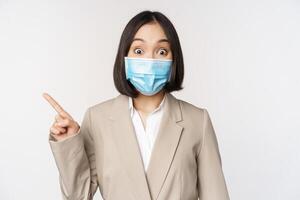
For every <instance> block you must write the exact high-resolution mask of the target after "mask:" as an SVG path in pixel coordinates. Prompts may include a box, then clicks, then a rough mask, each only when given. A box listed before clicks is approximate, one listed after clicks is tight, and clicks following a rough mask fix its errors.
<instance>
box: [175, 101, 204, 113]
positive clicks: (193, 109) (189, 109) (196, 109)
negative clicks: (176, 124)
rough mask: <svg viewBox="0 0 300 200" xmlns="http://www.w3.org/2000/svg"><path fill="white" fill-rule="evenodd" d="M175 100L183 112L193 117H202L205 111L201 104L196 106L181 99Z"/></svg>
mask: <svg viewBox="0 0 300 200" xmlns="http://www.w3.org/2000/svg"><path fill="white" fill-rule="evenodd" d="M177 100H178V102H179V105H180V107H181V110H182V112H183V114H186V115H189V116H193V117H196V116H198V117H202V116H203V115H204V114H206V112H207V109H206V108H205V107H203V106H198V105H196V104H193V103H191V102H188V101H186V100H183V99H177Z"/></svg>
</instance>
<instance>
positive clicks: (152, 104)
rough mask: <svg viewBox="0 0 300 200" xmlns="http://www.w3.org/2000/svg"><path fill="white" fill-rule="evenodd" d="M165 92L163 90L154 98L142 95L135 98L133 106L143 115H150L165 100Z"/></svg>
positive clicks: (153, 96)
mask: <svg viewBox="0 0 300 200" xmlns="http://www.w3.org/2000/svg"><path fill="white" fill-rule="evenodd" d="M164 95H165V91H164V90H161V91H160V92H158V93H156V94H155V95H152V96H146V95H143V94H141V93H139V95H138V96H137V97H136V98H133V106H134V107H135V109H136V110H138V111H141V112H143V113H150V112H152V111H153V110H155V109H156V108H157V107H158V106H159V104H160V103H161V101H162V100H163V98H164Z"/></svg>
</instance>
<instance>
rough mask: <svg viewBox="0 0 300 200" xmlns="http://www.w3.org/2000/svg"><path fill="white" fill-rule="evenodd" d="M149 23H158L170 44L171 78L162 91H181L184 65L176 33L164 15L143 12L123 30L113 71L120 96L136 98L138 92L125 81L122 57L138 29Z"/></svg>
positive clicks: (125, 54)
mask: <svg viewBox="0 0 300 200" xmlns="http://www.w3.org/2000/svg"><path fill="white" fill-rule="evenodd" d="M151 22H158V23H159V24H160V25H161V27H162V28H163V30H164V33H165V35H166V37H167V39H168V40H169V42H170V48H171V51H172V57H173V58H172V60H173V62H172V69H171V78H170V81H169V82H167V83H166V85H165V86H164V87H163V89H164V90H165V91H166V92H169V93H170V92H172V91H176V90H181V89H183V87H182V82H183V77H184V63H183V55H182V50H181V45H180V42H179V37H178V35H177V32H176V30H175V28H174V26H173V24H172V23H171V21H170V20H169V19H168V18H167V17H166V16H165V15H164V14H162V13H160V12H152V11H149V10H145V11H142V12H140V13H138V14H137V15H136V16H134V17H133V18H132V19H131V20H130V21H129V22H128V24H127V25H126V27H125V29H124V30H123V33H122V35H121V39H120V43H119V47H118V52H117V55H116V59H115V63H114V69H113V78H114V84H115V87H116V89H117V90H118V91H119V92H120V93H121V94H124V95H127V96H130V97H133V98H135V97H137V96H138V94H139V92H138V91H137V90H136V89H135V87H134V86H133V85H132V84H131V83H130V81H129V80H127V79H126V74H125V61H124V57H125V56H127V55H128V51H129V49H130V46H131V43H132V41H133V39H134V36H135V34H136V32H137V31H138V29H139V28H140V27H141V26H143V25H144V24H147V23H151Z"/></svg>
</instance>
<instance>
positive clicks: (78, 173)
mask: <svg viewBox="0 0 300 200" xmlns="http://www.w3.org/2000/svg"><path fill="white" fill-rule="evenodd" d="M90 123H91V120H90V108H88V109H87V110H86V112H85V114H84V117H83V121H82V123H81V126H80V129H79V131H78V133H77V134H76V135H73V136H71V137H68V138H66V139H63V140H61V141H55V140H54V138H53V137H51V134H49V143H50V147H51V150H52V153H53V156H54V159H55V162H56V166H57V168H58V171H59V184H60V190H61V194H62V197H63V199H64V200H92V199H93V196H94V194H95V192H96V190H97V188H98V182H97V172H96V166H95V153H94V151H95V150H94V141H93V138H92V134H91V128H90V127H91V126H90Z"/></svg>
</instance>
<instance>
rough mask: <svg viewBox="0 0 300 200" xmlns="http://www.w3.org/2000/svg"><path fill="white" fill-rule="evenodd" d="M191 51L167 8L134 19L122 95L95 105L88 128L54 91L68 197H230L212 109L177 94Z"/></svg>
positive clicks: (52, 137) (124, 52)
mask: <svg viewBox="0 0 300 200" xmlns="http://www.w3.org/2000/svg"><path fill="white" fill-rule="evenodd" d="M183 77H184V65H183V56H182V52H181V46H180V42H179V38H178V35H177V33H176V30H175V28H174V26H173V25H172V23H171V22H170V21H169V19H168V18H167V17H166V16H165V15H163V14H162V13H160V12H151V11H143V12H141V13H139V14H137V15H136V16H134V17H133V18H132V19H131V20H130V21H129V23H128V24H127V25H126V27H125V29H124V31H123V33H122V36H121V40H120V44H119V49H118V52H117V56H116V60H115V65H114V72H113V78H114V83H115V86H116V89H117V90H118V91H119V92H120V94H119V95H118V96H116V97H114V98H111V99H108V100H106V101H104V102H101V103H98V104H96V105H93V106H90V107H89V108H87V110H86V112H85V114H84V118H83V121H82V123H81V126H79V124H78V123H77V122H76V121H75V120H74V119H73V118H72V117H71V116H70V114H68V113H67V112H66V111H65V110H64V109H63V108H62V107H61V106H60V105H59V104H58V103H57V102H56V101H55V100H54V99H53V98H52V97H51V96H49V95H48V94H46V93H44V94H43V95H44V97H45V98H46V99H47V100H48V101H49V103H50V104H51V105H52V106H53V107H54V109H55V110H56V111H57V112H58V114H57V115H56V117H55V122H54V123H53V125H52V126H51V128H50V134H49V143H50V146H51V149H52V152H53V155H54V158H55V161H56V164H57V167H58V170H59V174H60V176H59V183H60V186H61V191H62V195H63V198H64V199H72V200H83V199H84V200H91V199H93V196H94V194H95V192H96V190H97V188H98V187H99V189H100V192H101V194H102V196H103V198H104V199H106V200H124V199H125V200H154V199H155V200H197V199H198V198H200V200H229V195H228V192H227V187H226V183H225V179H224V175H223V172H222V164H221V157H220V153H219V149H218V143H217V138H216V135H215V132H214V128H213V126H212V122H211V119H210V117H209V114H208V111H207V110H206V109H205V108H200V107H196V106H195V105H192V104H190V103H188V102H186V101H183V100H180V99H177V98H176V97H175V96H173V95H172V94H171V92H172V91H178V90H181V89H182V81H183Z"/></svg>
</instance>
